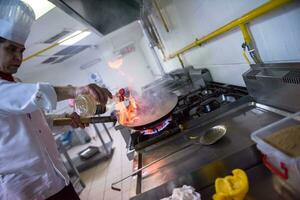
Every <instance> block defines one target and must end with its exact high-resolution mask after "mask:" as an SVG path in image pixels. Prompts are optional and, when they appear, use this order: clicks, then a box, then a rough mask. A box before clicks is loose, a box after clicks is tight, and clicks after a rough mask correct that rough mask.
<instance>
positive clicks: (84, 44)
mask: <svg viewBox="0 0 300 200" xmlns="http://www.w3.org/2000/svg"><path fill="white" fill-rule="evenodd" d="M86 29H87V27H86V26H85V25H83V24H82V23H81V22H78V21H77V20H75V19H73V18H72V17H71V16H69V15H68V14H66V13H65V12H64V11H62V10H61V9H59V8H57V7H56V8H54V9H52V10H50V11H49V12H48V13H46V14H45V15H43V16H41V17H40V18H39V19H38V20H37V21H36V22H35V23H34V25H33V27H32V31H31V33H30V35H29V37H28V40H27V42H26V44H25V46H26V50H25V52H24V58H27V57H28V56H30V55H32V54H34V53H36V52H38V51H40V50H43V49H45V48H47V47H49V46H50V45H53V44H54V43H55V42H57V41H58V40H54V41H52V42H50V43H49V42H48V43H45V41H47V40H49V39H51V38H53V37H54V36H57V35H58V34H61V35H64V33H67V35H68V34H71V33H73V32H74V31H78V30H86ZM128 32H134V33H135V34H128ZM67 35H64V36H63V37H66V36H67ZM120 35H121V36H122V37H120ZM123 36H124V37H123ZM142 36H143V34H142V31H141V29H140V27H139V23H138V22H133V23H131V24H129V25H127V26H126V27H123V28H121V29H118V30H116V31H114V32H112V33H110V34H108V35H106V36H102V35H99V33H97V34H96V33H94V32H91V34H90V35H88V36H87V37H86V38H84V39H82V40H80V41H79V42H77V43H76V44H74V47H70V46H65V45H59V46H56V47H54V48H51V49H49V50H47V51H45V52H43V53H41V54H39V55H37V56H35V57H33V58H31V59H29V60H27V61H25V62H23V64H22V67H21V68H20V70H19V72H18V76H19V77H22V76H26V75H28V74H32V73H37V72H40V71H43V70H47V69H49V68H52V67H64V66H66V65H79V64H84V63H83V62H90V61H92V60H95V59H98V58H101V57H102V56H105V55H107V54H108V52H112V51H114V50H115V49H117V48H119V47H122V46H124V45H127V44H129V43H131V42H132V41H136V40H138V39H139V38H141V37H142ZM61 52H62V53H61ZM76 53H77V54H76ZM71 54H72V55H71ZM70 55H71V56H70ZM82 55H84V59H82ZM54 56H56V57H57V60H61V61H60V62H57V60H54V61H53V62H49V63H48V62H46V63H44V64H42V63H43V62H45V61H47V60H48V59H49V58H53V57H54ZM64 56H69V58H64Z"/></svg>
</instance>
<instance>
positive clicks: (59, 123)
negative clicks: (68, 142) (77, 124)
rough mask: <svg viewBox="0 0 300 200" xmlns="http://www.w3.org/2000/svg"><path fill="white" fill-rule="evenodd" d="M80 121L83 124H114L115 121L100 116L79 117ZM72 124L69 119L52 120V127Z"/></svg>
mask: <svg viewBox="0 0 300 200" xmlns="http://www.w3.org/2000/svg"><path fill="white" fill-rule="evenodd" d="M80 121H81V122H82V123H84V124H90V123H93V124H95V123H108V122H116V121H117V119H115V118H113V117H110V116H102V117H81V118H80ZM71 122H72V119H71V118H56V119H54V120H53V126H67V125H70V124H71Z"/></svg>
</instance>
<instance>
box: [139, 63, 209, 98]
mask: <svg viewBox="0 0 300 200" xmlns="http://www.w3.org/2000/svg"><path fill="white" fill-rule="evenodd" d="M211 81H212V78H211V74H210V72H209V71H208V70H207V69H205V68H200V69H195V68H194V67H193V66H188V67H185V68H184V69H177V70H174V71H172V72H170V73H168V74H165V76H163V77H162V78H161V79H158V80H155V82H153V83H150V84H148V85H146V86H144V87H143V90H144V91H156V90H158V89H161V88H165V89H167V90H168V91H170V92H173V93H175V94H177V95H178V96H179V95H184V94H186V93H187V92H190V91H191V90H194V89H197V88H203V87H205V85H206V82H211Z"/></svg>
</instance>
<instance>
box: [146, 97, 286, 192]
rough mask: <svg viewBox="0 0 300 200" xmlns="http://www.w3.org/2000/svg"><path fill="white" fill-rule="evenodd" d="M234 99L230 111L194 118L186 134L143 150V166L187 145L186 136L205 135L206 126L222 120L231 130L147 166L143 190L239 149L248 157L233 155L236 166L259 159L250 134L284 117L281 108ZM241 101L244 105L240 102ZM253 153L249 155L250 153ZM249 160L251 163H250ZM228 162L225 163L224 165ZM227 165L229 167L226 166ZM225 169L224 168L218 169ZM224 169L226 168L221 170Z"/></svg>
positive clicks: (253, 162)
mask: <svg viewBox="0 0 300 200" xmlns="http://www.w3.org/2000/svg"><path fill="white" fill-rule="evenodd" d="M245 100H246V99H243V100H242V101H241V102H243V104H241V102H234V105H230V106H228V107H227V109H228V108H230V107H231V106H234V108H233V109H229V110H227V111H226V112H224V110H222V109H220V111H217V112H214V113H212V115H211V116H208V117H206V118H201V120H199V123H198V124H197V123H195V122H193V123H192V124H190V126H191V127H190V128H189V129H187V130H186V131H184V132H183V133H182V134H179V135H176V136H174V137H172V138H169V139H168V140H165V141H162V142H160V143H158V144H155V145H152V146H150V147H148V148H146V149H144V151H143V152H142V154H143V166H145V165H147V164H149V163H151V162H152V161H154V160H156V159H158V158H160V157H161V156H162V155H166V154H167V153H169V152H172V151H174V149H178V148H180V147H183V146H185V145H186V144H187V143H189V141H187V140H186V136H188V135H198V134H199V135H201V134H203V132H205V130H207V129H209V128H211V127H213V126H216V125H219V124H222V125H225V126H226V127H227V134H226V135H225V137H224V138H223V139H222V140H220V141H219V142H217V143H216V144H215V145H212V146H199V145H193V146H191V147H190V148H187V149H185V150H183V151H180V152H178V153H177V154H176V156H172V157H168V158H166V159H163V160H161V161H160V162H158V163H156V164H154V165H152V166H151V167H149V168H147V169H145V170H143V176H142V181H141V186H142V192H146V191H148V190H150V189H153V188H155V187H157V186H160V185H162V184H164V183H167V182H169V181H172V180H173V179H176V178H178V177H180V176H184V175H185V174H187V173H190V172H192V171H195V170H197V169H199V167H200V166H204V165H206V164H208V163H211V162H214V161H215V162H219V161H220V160H222V159H223V158H226V157H230V156H231V155H234V154H236V153H237V152H241V151H244V152H243V155H244V157H243V158H239V159H238V160H236V159H233V161H232V162H234V165H231V168H230V169H232V168H233V167H234V168H236V167H240V168H247V167H249V166H252V165H255V164H257V163H258V162H259V160H260V158H259V157H258V153H257V152H256V153H255V154H253V152H254V151H253V149H256V148H255V145H254V143H253V142H252V140H251V139H250V134H251V133H252V132H253V131H254V130H257V129H259V128H261V127H263V126H266V125H268V124H270V123H272V122H274V121H277V120H279V119H281V118H283V115H282V114H285V113H281V112H278V113H277V112H276V111H278V110H276V109H275V110H274V109H270V110H268V108H269V107H267V106H265V107H264V109H263V108H260V107H259V106H256V104H255V103H254V102H247V101H246V102H244V101H245ZM239 104H240V105H239ZM251 152H252V153H251ZM247 154H249V155H252V156H249V157H247V156H246V155H247ZM246 163H247V165H246ZM223 165H224V163H223V164H222V166H223ZM223 167H226V165H225V166H223ZM218 170H221V169H218ZM221 171H222V170H221Z"/></svg>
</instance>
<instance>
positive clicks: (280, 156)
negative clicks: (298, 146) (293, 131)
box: [251, 112, 300, 192]
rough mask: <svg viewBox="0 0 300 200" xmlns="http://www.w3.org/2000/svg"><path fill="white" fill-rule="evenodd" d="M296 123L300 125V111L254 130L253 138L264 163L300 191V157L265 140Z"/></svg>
mask: <svg viewBox="0 0 300 200" xmlns="http://www.w3.org/2000/svg"><path fill="white" fill-rule="evenodd" d="M295 125H300V112H298V113H296V114H293V115H291V116H289V117H286V118H284V119H282V120H279V121H277V122H275V123H272V124H270V125H268V126H266V127H264V128H262V129H259V130H257V131H255V132H253V133H252V134H251V139H252V140H254V141H255V142H256V143H257V148H258V149H259V150H260V151H261V152H262V161H263V164H264V165H265V166H266V167H267V168H268V169H269V170H270V171H271V172H272V173H274V174H276V175H278V176H279V177H281V178H282V179H283V180H285V182H286V183H287V184H288V185H289V186H291V187H292V188H293V189H294V190H295V191H297V192H299V190H300V157H291V156H289V155H287V154H285V153H284V152H282V151H281V150H279V149H277V148H276V147H273V146H272V145H271V144H269V143H267V142H266V141H265V140H264V139H265V138H266V137H267V136H269V135H272V134H274V133H275V132H277V131H279V130H281V129H284V128H288V127H290V126H295ZM299 134H300V132H299Z"/></svg>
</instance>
